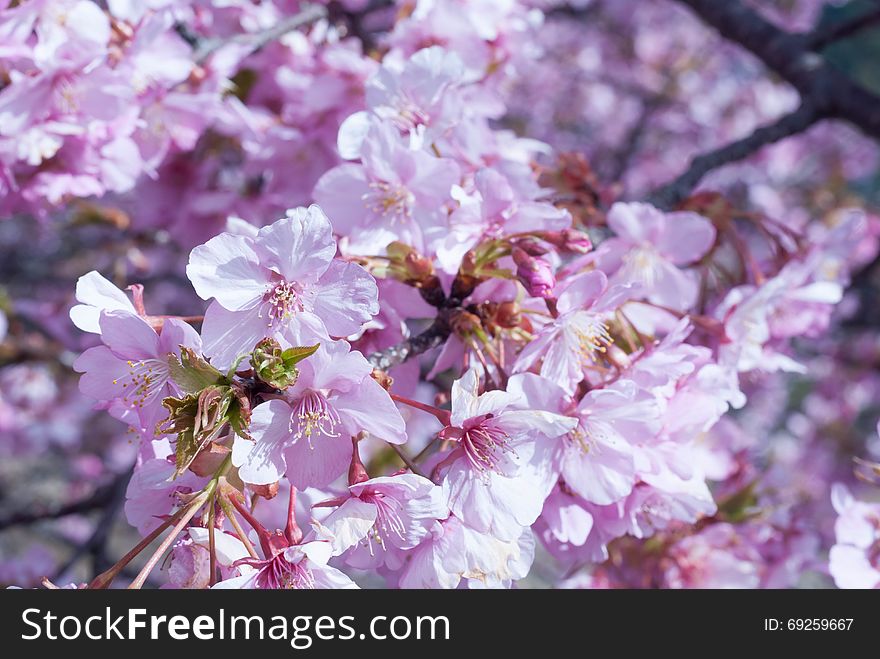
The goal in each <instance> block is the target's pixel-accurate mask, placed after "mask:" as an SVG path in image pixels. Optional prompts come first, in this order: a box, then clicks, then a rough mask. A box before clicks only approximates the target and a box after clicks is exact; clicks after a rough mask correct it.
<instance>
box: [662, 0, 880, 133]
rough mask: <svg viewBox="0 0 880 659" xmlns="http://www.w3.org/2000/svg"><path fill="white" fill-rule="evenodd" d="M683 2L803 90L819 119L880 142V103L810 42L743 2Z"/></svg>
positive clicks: (709, 23)
mask: <svg viewBox="0 0 880 659" xmlns="http://www.w3.org/2000/svg"><path fill="white" fill-rule="evenodd" d="M677 1H678V2H679V3H680V4H682V5H685V6H687V7H689V8H690V9H691V10H692V11H693V12H694V13H695V14H696V15H697V16H699V17H700V18H701V19H702V20H703V22H705V23H707V24H708V25H711V26H712V27H714V28H715V29H716V30H718V32H719V33H720V34H721V36H722V37H724V38H725V39H727V40H729V41H732V42H733V43H736V44H738V45H740V46H742V47H743V48H745V49H746V50H748V51H750V52H751V53H752V54H753V55H755V56H756V57H758V59H760V60H761V61H762V62H763V63H764V64H765V65H766V66H767V67H768V68H769V69H771V70H772V71H774V72H775V73H776V74H777V75H779V76H780V77H781V78H783V79H784V80H786V81H787V82H788V83H789V84H791V85H792V86H793V87H794V88H795V89H797V90H798V92H799V93H800V95H801V99H802V101H803V102H804V103H808V104H810V105H812V106H813V108H814V109H815V111H816V116H817V119H818V118H822V117H834V118H838V119H845V120H846V121H849V122H850V123H852V124H854V125H855V126H857V127H858V128H860V129H861V130H862V131H863V132H864V133H866V134H867V135H869V136H871V137H874V138H880V98H878V97H877V96H875V95H874V94H872V93H871V92H869V91H868V90H866V89H865V88H863V87H862V86H860V85H858V84H857V83H855V82H853V81H852V80H851V79H849V78H847V77H846V76H845V75H843V74H842V73H841V72H840V71H839V70H837V69H835V68H834V67H832V66H830V65H829V64H828V63H827V62H826V61H825V60H824V59H823V58H822V57H821V56H820V55H818V54H816V53H814V52H812V51H811V50H810V45H809V39H808V38H807V37H805V36H804V35H802V34H791V33H789V32H786V31H784V30H781V29H780V28H778V27H776V26H775V25H773V24H772V23H770V22H769V21H767V20H766V19H764V18H763V17H762V16H761V15H759V14H758V13H757V12H755V11H754V10H752V9H751V8H749V7H747V6H746V5H744V4H743V3H742V2H741V1H740V0H725V1H724V2H719V1H718V0H677Z"/></svg>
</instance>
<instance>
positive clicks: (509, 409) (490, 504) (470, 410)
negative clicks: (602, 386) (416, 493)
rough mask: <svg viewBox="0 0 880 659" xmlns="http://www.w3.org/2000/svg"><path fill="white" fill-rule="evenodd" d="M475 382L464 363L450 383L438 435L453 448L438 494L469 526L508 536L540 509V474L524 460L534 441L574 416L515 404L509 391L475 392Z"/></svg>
mask: <svg viewBox="0 0 880 659" xmlns="http://www.w3.org/2000/svg"><path fill="white" fill-rule="evenodd" d="M479 384H480V382H479V377H478V375H477V372H476V370H474V369H470V370H469V371H467V372H466V373H465V374H464V375H463V376H462V377H461V378H459V379H458V380H456V381H455V382H454V383H453V385H452V416H451V419H450V425H448V426H446V427H445V428H444V429H443V430H442V431H441V433H440V436H441V437H442V438H443V439H446V440H449V441H453V442H455V443H456V448H455V449H453V451H452V453H451V454H450V455H449V456H448V457H447V458H445V459H444V465H447V468H446V470H445V472H444V473H443V485H442V486H443V495H444V498H445V499H446V501H447V502H448V505H449V509H450V510H451V511H452V513H453V514H454V515H455V516H456V517H458V518H459V519H461V520H462V521H463V522H464V523H465V524H467V525H468V526H470V527H471V528H473V529H475V530H477V531H479V532H481V533H488V534H490V535H493V536H496V537H498V538H499V539H501V540H513V539H515V538H517V537H518V536H519V535H520V533H521V530H522V528H523V527H525V526H529V525H531V524H532V522H534V521H535V519H536V518H537V517H538V515H539V514H540V512H541V500H542V499H541V485H540V482H541V481H540V475H539V473H538V470H537V469H535V468H533V467H532V466H530V465H529V461H530V460H531V459H532V458H533V457H534V454H535V444H536V443H537V442H538V441H539V440H540V439H541V438H554V437H559V436H560V435H562V434H564V433H566V432H568V431H570V430H571V429H572V428H573V427H574V426H575V424H576V421H575V420H574V419H571V418H568V417H565V416H562V415H560V414H554V413H552V412H546V411H543V410H518V409H515V403H516V400H517V397H516V395H515V394H513V393H510V392H505V391H490V392H486V393H483V394H479V393H478V392H479Z"/></svg>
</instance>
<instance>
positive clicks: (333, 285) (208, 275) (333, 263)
mask: <svg viewBox="0 0 880 659" xmlns="http://www.w3.org/2000/svg"><path fill="white" fill-rule="evenodd" d="M335 253H336V242H335V241H334V240H333V236H332V233H331V227H330V222H329V220H328V219H327V216H326V215H324V213H323V211H322V210H321V209H320V208H318V207H317V206H310V207H309V208H298V209H294V210H292V211H289V213H288V216H287V217H285V218H282V219H280V220H278V221H277V222H275V223H273V224H271V225H269V226H268V227H264V228H263V229H260V231H259V232H258V233H257V236H256V237H255V238H248V237H246V236H241V235H235V234H230V233H223V234H220V235H219V236H217V237H215V238H212V239H211V240H209V241H208V242H207V243H205V244H204V245H201V246H199V247H196V248H195V249H194V250H193V251H192V254H191V255H190V260H189V265H188V266H187V275H188V276H189V278H190V280H191V281H192V282H193V286H194V288H195V289H196V292H197V293H198V294H199V295H200V296H201V297H202V298H203V299H205V300H208V299H211V298H214V302H213V303H212V304H211V305H210V306H209V307H208V310H207V312H206V313H205V322H204V326H203V328H202V339H203V341H204V347H205V353H206V354H208V355H210V356H211V357H212V359H213V361H214V363H215V364H218V365H219V364H223V365H225V364H231V363H232V362H233V361H234V360H235V359H236V358H237V357H238V356H239V355H241V354H243V353H246V352H248V351H249V350H251V349H253V347H254V346H255V345H256V344H257V343H258V342H259V341H260V340H261V339H263V338H266V337H273V338H276V339H279V340H282V341H284V342H285V343H287V344H288V345H307V344H310V343H315V342H316V341H318V340H320V339H322V338H324V337H326V336H328V334H329V335H330V336H336V337H342V336H348V335H349V334H353V333H355V332H357V331H358V330H360V329H361V327H362V325H363V324H364V323H365V322H367V321H368V320H369V319H370V318H371V317H372V316H374V315H375V314H376V313H378V310H379V309H378V302H377V297H378V291H377V289H376V283H375V281H374V280H373V278H372V277H371V276H370V275H369V274H368V273H367V272H366V271H364V269H363V268H361V267H360V266H358V265H355V264H353V263H346V262H345V261H342V260H339V259H334V255H335Z"/></svg>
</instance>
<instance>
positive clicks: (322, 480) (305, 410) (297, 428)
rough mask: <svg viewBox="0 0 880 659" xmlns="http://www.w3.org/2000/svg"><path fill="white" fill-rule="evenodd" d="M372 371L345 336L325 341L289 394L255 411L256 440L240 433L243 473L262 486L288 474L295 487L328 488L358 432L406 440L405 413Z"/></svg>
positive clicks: (237, 453)
mask: <svg viewBox="0 0 880 659" xmlns="http://www.w3.org/2000/svg"><path fill="white" fill-rule="evenodd" d="M370 370H371V367H370V365H369V363H368V362H367V361H366V360H365V359H364V357H363V355H361V354H360V353H359V352H357V351H350V348H349V345H348V344H347V343H346V342H345V341H335V342H326V343H323V344H322V345H321V348H320V349H319V350H318V352H316V353H315V354H314V355H313V356H312V357H310V358H309V359H308V360H307V361H305V362H303V363H302V368H301V373H300V375H299V378H298V379H297V381H296V384H295V385H294V386H293V387H291V389H290V390H289V391H288V393H287V395H286V396H285V397H284V398H281V399H274V400H270V401H268V402H265V403H263V404H261V405H258V406H257V407H256V408H255V409H254V411H253V416H252V418H251V427H250V432H251V435H252V436H253V440H248V439H244V438H242V437H236V439H235V445H234V447H233V452H232V461H233V464H235V465H236V466H237V467H239V474H240V476H241V478H242V479H243V480H244V481H245V482H248V483H253V484H258V485H262V484H269V483H274V482H275V481H277V480H279V479H280V478H281V477H282V475H284V474H285V473H286V474H287V477H288V478H289V479H290V481H291V483H293V485H294V486H295V487H298V488H301V489H304V488H307V487H323V486H326V485H329V484H330V483H331V482H332V481H333V480H335V479H336V478H337V477H338V476H340V475H342V473H343V472H344V471H345V470H346V468H347V467H348V463H349V458H350V457H351V438H352V437H353V436H356V435H358V434H359V433H361V432H367V433H370V434H371V435H374V436H376V437H378V438H379V439H383V440H385V441H388V442H391V443H394V444H400V443H402V442H404V441H406V436H405V427H404V423H403V419H402V418H401V416H400V412H398V410H397V408H396V407H395V405H394V403H393V402H392V400H391V398H390V397H389V396H388V393H387V392H386V391H385V390H384V389H382V387H381V386H380V385H379V384H378V383H377V382H376V381H375V380H373V379H372V377H370Z"/></svg>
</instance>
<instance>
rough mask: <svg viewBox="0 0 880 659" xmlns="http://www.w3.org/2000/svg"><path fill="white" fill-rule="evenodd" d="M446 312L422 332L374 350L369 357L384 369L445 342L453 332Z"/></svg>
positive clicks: (378, 366)
mask: <svg viewBox="0 0 880 659" xmlns="http://www.w3.org/2000/svg"><path fill="white" fill-rule="evenodd" d="M451 331H452V330H451V328H450V327H449V323H448V322H447V321H446V317H445V314H444V313H443V312H442V311H441V312H440V314H439V315H438V316H437V319H436V320H435V321H434V322H433V323H432V324H431V326H430V327H428V329H426V330H425V331H424V332H422V333H421V334H417V335H416V336H414V337H412V338H409V339H406V340H404V341H402V342H401V343H398V344H397V345H394V346H391V347H390V348H385V350H380V351H378V352H374V353H373V354H372V355H370V356H369V357H368V359H369V361H370V363H371V364H372V365H373V366H374V367H376V368H378V369H381V370H383V371H387V370H388V369H390V368H392V367H394V366H397V365H398V364H402V363H403V362H405V361H406V360H407V359H409V358H410V357H415V356H416V355H421V354H422V353H424V352H428V350H431V349H432V348H436V347H437V346H439V345H441V344H443V342H444V341H446V339H447V338H449V335H450V333H451Z"/></svg>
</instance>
